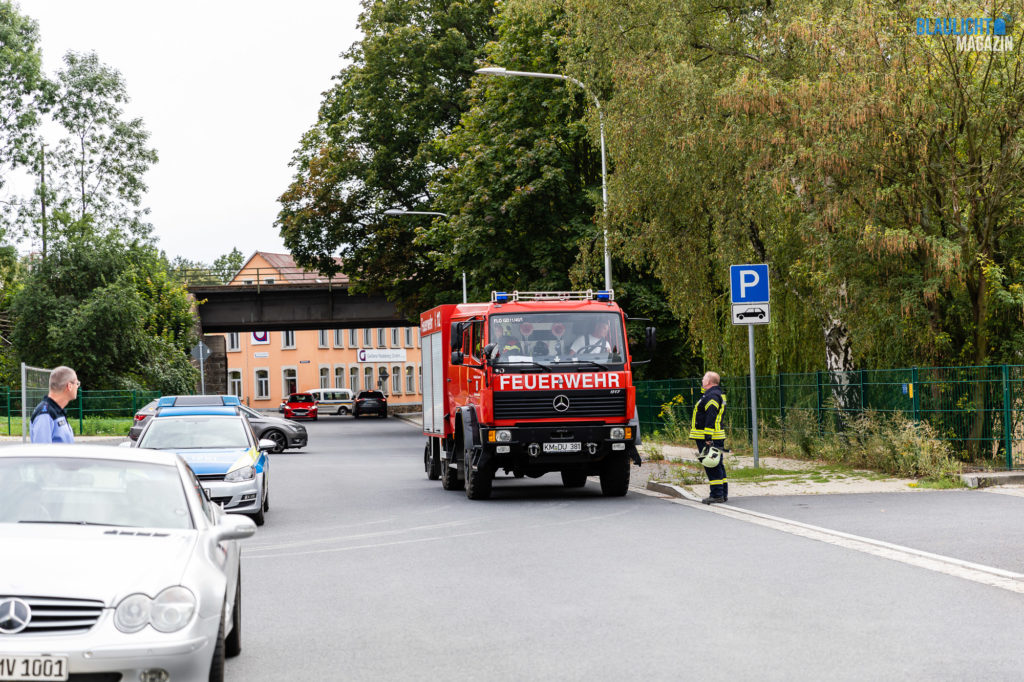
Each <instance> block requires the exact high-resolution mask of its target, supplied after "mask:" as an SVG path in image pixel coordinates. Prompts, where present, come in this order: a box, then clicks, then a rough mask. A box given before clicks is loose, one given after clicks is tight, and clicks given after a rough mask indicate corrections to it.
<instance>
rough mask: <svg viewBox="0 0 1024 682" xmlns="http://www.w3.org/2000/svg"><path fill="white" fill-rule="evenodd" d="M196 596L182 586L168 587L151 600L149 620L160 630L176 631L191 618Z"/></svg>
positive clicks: (194, 608)
mask: <svg viewBox="0 0 1024 682" xmlns="http://www.w3.org/2000/svg"><path fill="white" fill-rule="evenodd" d="M195 610H196V598H195V595H193V594H192V592H190V591H189V590H187V589H186V588H184V587H180V586H176V587H168V588H167V589H166V590H164V591H163V592H161V593H160V594H158V595H157V596H156V599H154V600H153V606H152V607H151V609H150V614H149V622H150V624H151V625H152V626H153V627H154V628H156V629H157V630H159V631H160V632H177V631H178V630H180V629H182V628H183V627H185V626H186V625H188V622H189V620H191V619H192V614H193V613H195Z"/></svg>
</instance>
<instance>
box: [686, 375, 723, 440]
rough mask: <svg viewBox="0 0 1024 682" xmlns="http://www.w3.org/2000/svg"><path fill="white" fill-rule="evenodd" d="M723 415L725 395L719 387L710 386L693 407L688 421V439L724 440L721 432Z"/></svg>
mask: <svg viewBox="0 0 1024 682" xmlns="http://www.w3.org/2000/svg"><path fill="white" fill-rule="evenodd" d="M724 413H725V393H724V392H723V391H722V387H721V386H712V387H711V388H709V389H707V390H706V391H704V395H702V396H701V397H700V400H698V401H697V404H696V405H694V407H693V419H692V420H691V421H690V438H693V439H694V440H725V431H723V430H722V415H723V414H724Z"/></svg>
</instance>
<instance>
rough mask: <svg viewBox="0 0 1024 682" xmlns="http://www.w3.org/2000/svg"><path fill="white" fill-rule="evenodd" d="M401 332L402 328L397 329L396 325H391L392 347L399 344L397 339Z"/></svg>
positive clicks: (396, 346)
mask: <svg viewBox="0 0 1024 682" xmlns="http://www.w3.org/2000/svg"><path fill="white" fill-rule="evenodd" d="M401 333H402V330H401V329H399V328H398V327H392V328H391V347H392V348H398V347H399V345H401V344H400V343H399V341H398V338H399V334H401Z"/></svg>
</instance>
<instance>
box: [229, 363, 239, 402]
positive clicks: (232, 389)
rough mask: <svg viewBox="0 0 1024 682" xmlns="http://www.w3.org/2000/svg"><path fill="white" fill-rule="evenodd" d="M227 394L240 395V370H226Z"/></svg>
mask: <svg viewBox="0 0 1024 682" xmlns="http://www.w3.org/2000/svg"><path fill="white" fill-rule="evenodd" d="M228 395H236V396H238V397H239V398H241V397H242V370H240V369H233V370H231V371H229V372H228Z"/></svg>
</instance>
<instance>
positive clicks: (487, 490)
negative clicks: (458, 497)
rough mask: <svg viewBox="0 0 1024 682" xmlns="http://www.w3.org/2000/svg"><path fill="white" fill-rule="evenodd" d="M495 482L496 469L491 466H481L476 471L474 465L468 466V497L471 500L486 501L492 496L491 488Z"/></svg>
mask: <svg viewBox="0 0 1024 682" xmlns="http://www.w3.org/2000/svg"><path fill="white" fill-rule="evenodd" d="M493 482H494V467H493V466H492V465H489V464H480V465H479V466H477V468H476V469H475V470H474V469H473V467H472V465H470V464H468V463H467V465H466V497H468V498H469V499H471V500H486V499H488V498H490V496H491V486H492V484H493Z"/></svg>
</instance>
